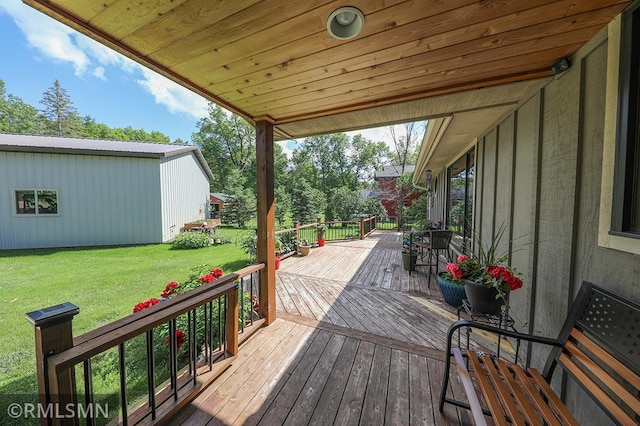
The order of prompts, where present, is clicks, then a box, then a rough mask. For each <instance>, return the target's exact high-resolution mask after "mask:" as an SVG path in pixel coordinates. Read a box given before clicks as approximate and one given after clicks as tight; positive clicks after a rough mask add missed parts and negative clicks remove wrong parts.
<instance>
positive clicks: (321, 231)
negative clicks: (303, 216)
mask: <svg viewBox="0 0 640 426" xmlns="http://www.w3.org/2000/svg"><path fill="white" fill-rule="evenodd" d="M317 229H318V247H324V233H325V232H326V230H327V225H325V224H324V223H322V224H319V225H318V226H317Z"/></svg>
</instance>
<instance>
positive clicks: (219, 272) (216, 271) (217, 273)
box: [211, 268, 223, 278]
mask: <svg viewBox="0 0 640 426" xmlns="http://www.w3.org/2000/svg"><path fill="white" fill-rule="evenodd" d="M211 274H213V276H214V277H215V278H220V277H221V276H222V275H223V273H222V269H220V268H216V269H212V270H211Z"/></svg>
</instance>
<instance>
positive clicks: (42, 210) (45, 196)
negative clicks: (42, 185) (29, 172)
mask: <svg viewBox="0 0 640 426" xmlns="http://www.w3.org/2000/svg"><path fill="white" fill-rule="evenodd" d="M15 194H16V198H15V199H16V214H18V215H52V214H58V191H56V190H53V189H18V190H16V191H15Z"/></svg>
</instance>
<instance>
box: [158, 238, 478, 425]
mask: <svg viewBox="0 0 640 426" xmlns="http://www.w3.org/2000/svg"><path fill="white" fill-rule="evenodd" d="M401 244H402V237H401V234H400V233H398V232H375V233H374V234H373V235H372V236H371V237H369V238H367V239H364V240H353V241H342V242H333V243H328V244H326V245H325V247H322V248H316V249H312V250H311V254H310V255H309V256H305V257H296V256H294V257H291V258H288V259H286V260H284V261H283V262H282V264H281V269H280V271H278V273H277V274H276V293H277V295H276V301H277V316H278V319H277V320H276V321H275V322H274V323H273V324H272V325H270V326H268V327H264V328H262V329H260V330H258V332H257V333H256V334H255V335H254V336H252V337H251V338H250V339H248V340H246V341H245V342H243V344H242V346H241V347H240V351H239V353H238V355H237V356H236V358H235V359H234V360H233V362H232V364H231V366H230V367H229V368H228V369H227V370H226V371H225V372H224V373H223V374H222V375H221V376H220V377H219V378H218V379H217V380H216V381H214V382H213V383H212V384H211V385H209V387H207V388H206V389H205V390H204V391H203V392H202V393H201V394H200V395H199V396H198V397H196V399H195V400H194V401H192V402H191V403H190V404H188V405H187V406H186V407H185V408H183V409H182V410H181V411H180V412H179V413H178V414H176V415H175V416H173V417H172V418H171V419H169V421H168V424H170V425H196V424H197V425H201V424H207V425H218V424H220V425H222V424H224V425H232V424H233V425H269V426H271V425H284V424H287V425H306V424H313V425H330V424H335V425H371V424H375V425H382V424H386V425H405V424H406V425H441V424H445V425H447V424H450V425H457V424H469V423H470V420H469V416H468V415H467V413H466V411H465V410H462V409H458V408H455V407H453V406H451V405H448V404H447V405H445V411H444V412H443V413H440V412H439V411H438V408H437V407H438V402H439V397H440V388H441V384H442V375H443V372H444V366H445V364H444V350H445V343H446V333H447V329H448V327H449V325H450V324H451V322H452V321H453V320H455V318H456V311H455V309H454V308H452V307H450V306H448V305H446V304H445V303H444V302H443V299H442V296H441V295H440V291H439V289H438V286H437V283H436V282H435V277H432V281H433V282H432V285H431V286H430V287H429V285H428V284H429V283H428V281H427V273H428V269H427V267H423V266H421V267H418V268H417V270H416V271H414V272H412V273H411V274H409V272H408V271H405V270H404V268H403V266H402V254H401ZM441 269H444V268H443V267H442V268H441ZM475 337H476V336H472V338H475ZM476 344H477V343H476V342H475V341H474V340H472V345H476ZM460 389H461V386H460V385H459V383H458V382H457V381H455V380H454V381H453V383H452V386H451V387H450V392H452V393H458V392H460Z"/></svg>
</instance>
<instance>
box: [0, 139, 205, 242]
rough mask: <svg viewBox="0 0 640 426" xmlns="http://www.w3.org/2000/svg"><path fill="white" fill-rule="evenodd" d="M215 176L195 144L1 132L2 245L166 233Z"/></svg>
mask: <svg viewBox="0 0 640 426" xmlns="http://www.w3.org/2000/svg"><path fill="white" fill-rule="evenodd" d="M212 178H213V176H212V174H211V170H210V169H209V166H208V165H207V163H206V161H205V160H204V157H203V156H202V153H201V152H200V150H198V148H197V147H195V146H191V145H177V144H158V143H142V142H121V141H111V140H95V139H79V138H66V137H53V136H33V135H14V134H0V249H21V248H42V247H75V246H97V245H125V244H149V243H160V242H166V241H169V240H171V239H172V238H174V237H175V236H177V235H178V233H179V232H180V228H181V227H182V226H183V225H184V224H185V223H186V222H191V221H194V220H199V219H204V218H207V217H209V214H208V209H209V182H210V180H211V179H212Z"/></svg>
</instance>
